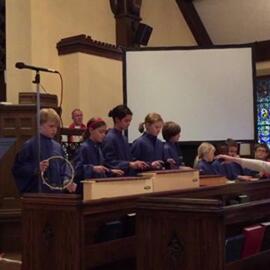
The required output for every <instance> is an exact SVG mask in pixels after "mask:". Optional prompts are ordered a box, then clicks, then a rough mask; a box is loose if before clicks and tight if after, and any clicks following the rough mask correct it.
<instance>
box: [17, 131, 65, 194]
mask: <svg viewBox="0 0 270 270" xmlns="http://www.w3.org/2000/svg"><path fill="white" fill-rule="evenodd" d="M63 154H64V153H63V150H62V148H61V145H60V144H59V143H58V142H56V141H54V140H53V139H51V138H48V137H46V136H44V135H42V134H41V135H40V161H42V160H45V159H48V158H49V157H51V156H63ZM38 168H39V164H38V153H37V138H36V137H32V138H31V139H29V140H28V141H26V142H25V143H24V145H23V147H22V149H21V150H20V151H19V152H18V153H17V155H16V158H15V162H14V165H13V168H12V172H13V175H14V178H15V182H16V185H17V187H18V189H19V191H20V192H21V193H25V192H38V191H39V179H40V177H39V175H38ZM61 170H62V169H60V166H59V164H57V162H56V163H52V164H50V165H49V168H48V172H49V174H50V177H49V180H50V184H51V185H55V186H62V184H63V173H62V171H61ZM40 181H42V180H41V179H40ZM41 192H59V191H55V190H51V189H50V188H49V187H47V186H46V185H44V184H43V183H41Z"/></svg>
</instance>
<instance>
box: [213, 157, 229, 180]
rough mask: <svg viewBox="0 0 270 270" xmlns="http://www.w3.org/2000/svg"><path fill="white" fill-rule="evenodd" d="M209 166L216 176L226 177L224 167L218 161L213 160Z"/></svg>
mask: <svg viewBox="0 0 270 270" xmlns="http://www.w3.org/2000/svg"><path fill="white" fill-rule="evenodd" d="M211 166H212V167H213V168H214V170H215V172H216V174H218V175H222V176H226V170H225V167H224V166H223V164H221V163H220V162H219V161H218V160H215V161H214V162H213V163H212V165H211Z"/></svg>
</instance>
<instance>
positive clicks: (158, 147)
mask: <svg viewBox="0 0 270 270" xmlns="http://www.w3.org/2000/svg"><path fill="white" fill-rule="evenodd" d="M131 153H132V157H133V159H134V160H142V161H145V162H153V161H156V160H164V153H163V142H162V141H161V140H160V139H158V138H157V137H156V136H153V135H150V134H148V133H144V134H143V135H142V136H140V137H139V138H138V139H136V140H135V141H134V142H133V144H132V147H131Z"/></svg>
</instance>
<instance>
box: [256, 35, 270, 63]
mask: <svg viewBox="0 0 270 270" xmlns="http://www.w3.org/2000/svg"><path fill="white" fill-rule="evenodd" d="M254 49H255V61H256V62H261V61H268V60H270V40H263V41H256V42H254Z"/></svg>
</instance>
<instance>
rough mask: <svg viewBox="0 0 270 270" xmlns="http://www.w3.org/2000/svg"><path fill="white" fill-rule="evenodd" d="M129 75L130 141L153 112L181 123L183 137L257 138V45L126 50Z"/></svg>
mask: <svg viewBox="0 0 270 270" xmlns="http://www.w3.org/2000/svg"><path fill="white" fill-rule="evenodd" d="M124 80H125V81H124V95H125V99H126V100H125V101H126V104H127V105H128V107H130V109H131V110H132V111H133V121H132V123H131V125H130V128H129V131H128V135H129V141H130V142H132V141H133V140H134V139H135V138H137V137H138V136H140V133H139V132H138V124H139V123H140V122H143V120H144V117H145V116H146V114H148V113H149V112H158V113H160V114H161V116H162V117H163V119H164V121H175V122H177V123H179V124H180V126H181V128H182V132H181V141H183V142H191V141H220V140H225V139H227V138H233V139H235V140H248V141H250V140H254V130H255V129H254V96H253V61H252V48H251V47H227V48H211V49H170V50H168V49H167V50H166V49H152V50H151V49H146V50H137V51H136V50H135V51H133V50H130V51H126V55H125V61H124Z"/></svg>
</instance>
